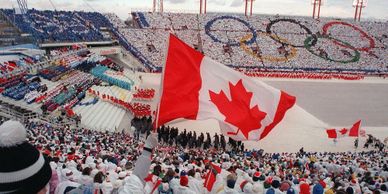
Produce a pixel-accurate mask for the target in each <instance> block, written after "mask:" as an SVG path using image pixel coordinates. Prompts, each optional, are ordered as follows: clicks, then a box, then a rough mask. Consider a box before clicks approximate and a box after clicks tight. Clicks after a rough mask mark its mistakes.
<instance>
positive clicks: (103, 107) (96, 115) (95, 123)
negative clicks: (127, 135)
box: [73, 96, 126, 130]
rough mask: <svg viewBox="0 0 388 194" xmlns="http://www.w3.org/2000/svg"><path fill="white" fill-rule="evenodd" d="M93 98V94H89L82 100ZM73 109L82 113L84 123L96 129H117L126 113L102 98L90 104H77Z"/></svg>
mask: <svg viewBox="0 0 388 194" xmlns="http://www.w3.org/2000/svg"><path fill="white" fill-rule="evenodd" d="M92 98H93V96H88V97H86V98H85V99H84V100H83V101H81V102H87V101H90V100H91V99H92ZM73 110H74V112H76V113H77V114H79V115H81V123H82V125H84V126H86V127H88V128H91V129H95V130H112V129H115V128H116V127H118V126H119V125H120V123H121V121H122V119H123V117H124V115H125V113H126V111H125V110H124V109H122V108H119V107H117V106H114V105H112V104H110V103H109V102H105V101H102V100H99V101H98V102H97V103H96V104H91V105H89V106H76V107H74V108H73Z"/></svg>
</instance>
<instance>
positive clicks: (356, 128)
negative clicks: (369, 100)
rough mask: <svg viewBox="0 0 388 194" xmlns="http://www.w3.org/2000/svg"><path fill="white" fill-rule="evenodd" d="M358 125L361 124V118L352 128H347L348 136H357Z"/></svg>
mask: <svg viewBox="0 0 388 194" xmlns="http://www.w3.org/2000/svg"><path fill="white" fill-rule="evenodd" d="M360 125H361V120H359V121H357V122H356V123H354V125H353V126H352V128H350V130H349V137H358V136H359V131H360Z"/></svg>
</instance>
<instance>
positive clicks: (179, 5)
mask: <svg viewBox="0 0 388 194" xmlns="http://www.w3.org/2000/svg"><path fill="white" fill-rule="evenodd" d="M51 1H52V3H53V5H54V6H55V7H56V9H57V10H85V11H93V10H96V11H99V12H114V13H116V14H117V15H118V16H119V17H121V18H122V19H126V18H128V13H129V12H130V11H131V10H142V11H146V10H151V7H152V1H153V0H51ZM207 1H208V4H207V10H208V12H217V11H222V12H239V13H243V12H244V3H243V0H207ZM323 1H324V6H323V7H322V9H321V16H322V17H342V18H343V17H353V16H354V8H353V7H352V2H353V0H323ZM364 1H365V0H364ZM27 2H28V5H29V8H36V9H54V8H53V5H52V4H51V3H50V1H49V0H27ZM0 6H1V8H12V7H13V6H14V7H16V6H17V0H0ZM164 9H165V10H172V11H177V10H180V11H181V12H199V0H164ZM253 12H254V13H255V14H280V15H303V16H310V15H311V14H312V6H311V0H256V1H255V2H254V5H253ZM362 18H365V19H366V18H370V19H384V20H388V0H368V6H367V7H366V8H364V9H363V10H362Z"/></svg>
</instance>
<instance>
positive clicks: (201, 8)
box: [199, 0, 207, 14]
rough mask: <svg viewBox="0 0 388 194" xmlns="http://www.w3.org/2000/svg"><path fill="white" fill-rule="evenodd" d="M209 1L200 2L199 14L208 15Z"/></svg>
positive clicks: (201, 0) (202, 0)
mask: <svg viewBox="0 0 388 194" xmlns="http://www.w3.org/2000/svg"><path fill="white" fill-rule="evenodd" d="M206 4H207V0H199V14H202V13H203V14H206Z"/></svg>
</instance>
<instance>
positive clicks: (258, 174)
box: [252, 171, 261, 182]
mask: <svg viewBox="0 0 388 194" xmlns="http://www.w3.org/2000/svg"><path fill="white" fill-rule="evenodd" d="M260 175H261V173H260V172H259V171H257V172H255V173H254V174H253V177H252V180H253V181H255V182H256V181H258V180H259V178H260Z"/></svg>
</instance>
